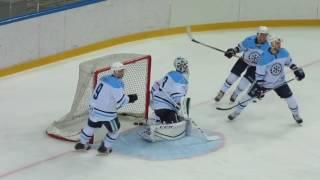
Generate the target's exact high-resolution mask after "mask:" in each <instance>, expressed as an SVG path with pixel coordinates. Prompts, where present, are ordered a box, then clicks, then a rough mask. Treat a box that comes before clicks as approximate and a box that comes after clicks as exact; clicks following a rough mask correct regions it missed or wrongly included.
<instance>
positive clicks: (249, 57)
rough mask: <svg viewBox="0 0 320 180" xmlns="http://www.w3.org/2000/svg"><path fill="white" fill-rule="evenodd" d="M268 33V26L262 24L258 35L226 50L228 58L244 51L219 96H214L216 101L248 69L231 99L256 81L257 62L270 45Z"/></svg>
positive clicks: (233, 99) (232, 100)
mask: <svg viewBox="0 0 320 180" xmlns="http://www.w3.org/2000/svg"><path fill="white" fill-rule="evenodd" d="M268 34H269V32H268V28H267V27H265V26H260V27H259V28H258V31H257V34H256V35H253V36H249V37H247V38H245V39H244V40H243V41H242V42H240V43H239V44H238V46H237V47H235V48H230V49H228V50H227V51H226V52H225V56H226V57H227V58H231V57H233V56H235V55H236V54H237V53H239V52H243V55H242V56H241V58H239V59H238V61H237V62H236V63H235V64H234V65H233V67H232V69H231V73H230V74H229V76H228V77H227V79H226V81H225V82H224V84H223V85H222V87H221V89H220V91H219V92H218V94H217V96H216V97H215V98H214V100H215V101H216V102H219V101H220V100H221V99H222V97H223V96H224V94H225V92H226V91H227V90H228V89H229V88H230V87H231V86H232V84H233V83H234V82H235V81H236V80H237V79H238V78H239V77H240V76H241V74H242V73H243V72H244V71H245V70H246V69H247V71H246V73H245V75H244V78H242V79H241V81H240V83H239V85H238V86H237V88H236V90H235V92H234V93H233V94H232V95H231V97H230V101H231V102H234V101H235V99H236V98H237V96H238V94H239V93H240V92H241V91H243V90H245V89H246V88H247V86H248V85H249V84H250V83H252V82H253V81H254V76H255V66H256V63H257V61H258V59H259V58H261V53H262V52H263V51H264V50H266V49H268V48H269V47H270V46H269V43H268V41H267V37H268Z"/></svg>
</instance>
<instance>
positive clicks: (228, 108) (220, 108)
mask: <svg viewBox="0 0 320 180" xmlns="http://www.w3.org/2000/svg"><path fill="white" fill-rule="evenodd" d="M293 80H295V78H292V79H289V80H288V81H286V82H284V83H281V84H279V85H278V86H276V87H274V88H272V89H269V90H267V91H266V92H265V93H264V94H266V93H267V92H269V91H272V90H274V89H277V88H278V87H280V86H282V85H285V84H288V83H290V82H291V81H293ZM255 98H257V97H251V98H249V99H247V100H244V101H242V102H239V103H238V104H236V105H233V106H230V107H227V108H222V107H216V109H217V110H221V111H227V110H231V109H233V108H235V107H237V106H238V105H241V104H243V103H246V102H248V101H251V100H253V99H255Z"/></svg>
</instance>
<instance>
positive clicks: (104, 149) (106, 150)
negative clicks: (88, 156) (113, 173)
mask: <svg viewBox="0 0 320 180" xmlns="http://www.w3.org/2000/svg"><path fill="white" fill-rule="evenodd" d="M111 152H112V148H107V147H105V146H104V143H103V142H102V143H101V145H100V147H99V148H98V155H108V154H110V153H111Z"/></svg>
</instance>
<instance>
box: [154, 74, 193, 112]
mask: <svg viewBox="0 0 320 180" xmlns="http://www.w3.org/2000/svg"><path fill="white" fill-rule="evenodd" d="M188 84H189V82H188V80H187V78H186V76H185V75H184V74H183V73H181V72H178V71H171V72H169V73H167V74H166V76H164V77H163V78H162V79H161V80H159V81H156V82H155V83H154V84H153V86H152V89H151V96H152V102H151V103H152V105H151V106H152V108H153V109H154V110H155V109H171V110H174V111H178V110H179V108H180V107H177V105H178V104H180V101H181V98H183V97H185V96H186V94H187V91H188Z"/></svg>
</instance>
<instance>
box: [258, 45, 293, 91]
mask: <svg viewBox="0 0 320 180" xmlns="http://www.w3.org/2000/svg"><path fill="white" fill-rule="evenodd" d="M292 64H293V63H292V59H291V57H290V55H289V53H288V51H287V50H286V49H284V48H280V49H279V52H278V53H277V54H272V53H271V52H270V49H269V50H267V51H265V52H264V53H263V55H262V59H261V61H259V63H258V64H257V66H256V80H264V81H265V82H264V84H263V86H264V87H265V88H275V87H277V86H278V85H280V84H282V83H284V82H285V72H284V67H285V66H288V67H290V66H291V65H292Z"/></svg>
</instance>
